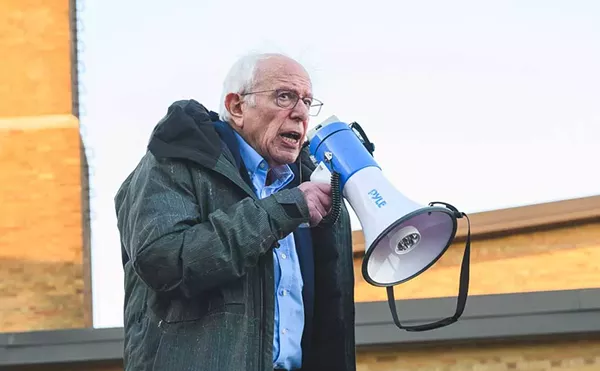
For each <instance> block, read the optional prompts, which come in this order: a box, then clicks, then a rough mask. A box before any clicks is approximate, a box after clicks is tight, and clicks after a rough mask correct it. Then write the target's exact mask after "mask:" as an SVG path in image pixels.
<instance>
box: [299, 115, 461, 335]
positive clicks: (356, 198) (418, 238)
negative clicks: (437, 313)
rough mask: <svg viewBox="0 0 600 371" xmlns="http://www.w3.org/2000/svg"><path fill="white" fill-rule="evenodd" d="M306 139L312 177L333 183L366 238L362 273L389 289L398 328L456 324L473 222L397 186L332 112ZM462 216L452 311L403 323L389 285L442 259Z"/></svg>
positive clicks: (361, 135) (359, 135)
mask: <svg viewBox="0 0 600 371" xmlns="http://www.w3.org/2000/svg"><path fill="white" fill-rule="evenodd" d="M307 143H308V146H309V152H310V155H311V158H312V160H313V162H314V163H315V164H316V165H317V167H316V169H315V170H314V171H313V173H312V174H311V181H316V182H329V183H331V184H332V192H333V197H334V205H336V204H338V207H339V202H340V196H343V197H344V198H345V199H346V200H347V201H348V203H349V204H350V206H351V207H352V209H353V210H354V212H355V214H356V216H357V217H358V219H359V222H360V224H361V226H362V231H363V234H364V238H365V255H364V258H363V261H362V275H363V277H364V279H365V281H367V282H368V283H369V284H371V285H373V286H378V287H386V288H387V294H388V303H389V306H390V310H391V312H392V317H393V319H394V322H395V324H396V326H398V327H399V328H400V329H404V330H407V331H425V330H432V329H435V328H439V327H443V326H447V325H449V324H451V323H454V322H456V321H457V320H458V318H459V317H460V316H461V315H462V313H463V311H464V308H465V305H466V300H467V296H468V286H469V261H470V237H471V226H470V221H469V218H468V216H467V214H465V213H463V212H460V211H458V209H457V208H455V207H454V206H452V205H451V204H448V203H445V202H431V203H429V204H428V205H421V204H419V203H417V202H415V201H413V200H411V199H409V198H408V197H406V196H404V195H403V194H402V193H400V192H399V191H398V190H396V189H395V187H394V186H393V185H392V184H391V183H390V182H389V180H388V179H387V178H386V177H385V176H384V174H383V172H382V170H381V167H380V166H379V165H378V164H377V162H376V161H375V159H374V157H373V151H374V146H373V144H372V143H371V142H370V141H369V140H368V138H367V136H366V134H365V132H364V130H362V128H361V127H360V125H358V123H356V122H354V123H352V124H350V125H348V124H346V123H344V122H341V121H340V120H339V119H337V117H335V116H332V117H330V118H329V119H327V120H326V121H324V122H323V123H321V124H319V125H317V126H316V127H315V128H313V129H312V130H310V131H309V132H308V133H307ZM338 212H339V210H332V214H331V215H329V216H330V219H329V220H326V222H327V221H328V222H335V220H336V217H337V213H338ZM462 217H466V219H467V221H468V223H469V227H468V232H467V240H466V245H465V253H464V255H463V261H462V265H461V275H460V285H459V294H458V301H457V307H456V312H455V313H454V315H453V316H451V317H447V318H444V319H442V320H439V321H436V322H433V323H429V324H422V325H413V326H406V325H402V324H401V323H400V321H399V320H398V315H397V312H396V305H395V299H394V290H393V287H394V286H396V285H398V284H401V283H404V282H406V281H409V280H411V279H413V278H415V277H417V276H418V275H420V274H422V273H423V272H425V271H426V270H427V269H429V268H430V267H432V266H433V265H434V264H435V263H436V262H437V261H438V260H439V259H440V258H441V257H442V255H443V254H444V253H445V252H446V251H447V249H448V247H449V246H450V245H451V244H452V242H453V240H454V238H455V236H456V231H457V219H460V218H462ZM332 219H333V220H332Z"/></svg>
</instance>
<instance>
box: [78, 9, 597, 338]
mask: <svg viewBox="0 0 600 371" xmlns="http://www.w3.org/2000/svg"><path fill="white" fill-rule="evenodd" d="M80 5H81V8H80V9H81V10H80V14H79V17H80V24H81V27H82V29H81V33H80V35H79V39H80V41H81V51H80V59H81V63H82V66H81V70H80V80H81V85H82V86H81V89H82V95H81V97H80V99H81V104H82V116H81V126H82V134H83V136H84V141H85V144H86V147H87V151H88V155H89V156H90V166H91V182H92V184H91V186H92V200H91V201H92V205H91V206H92V213H93V214H92V234H93V242H92V248H93V256H92V259H93V280H94V282H93V293H94V301H95V303H94V321H95V326H97V327H112V326H121V325H122V291H121V290H122V286H123V284H122V269H121V266H120V252H119V248H120V247H119V241H118V234H117V230H116V225H115V223H116V220H115V217H114V214H115V212H114V206H113V197H114V194H115V192H116V190H117V188H118V187H119V185H120V182H121V181H122V180H123V179H124V178H125V177H126V176H127V174H128V173H129V172H130V171H131V169H132V168H133V167H134V166H135V165H136V163H137V161H138V160H139V158H140V157H141V156H142V155H143V153H144V151H145V145H146V143H147V140H148V136H149V134H150V131H151V129H152V127H153V126H154V125H155V124H156V122H157V121H158V120H159V119H160V117H161V116H162V115H163V114H164V113H165V112H166V110H167V107H168V106H169V104H170V103H171V102H172V101H174V100H177V99H182V98H184V99H187V98H193V99H196V100H198V101H200V102H201V103H203V104H205V105H206V106H208V107H209V108H210V109H213V110H218V99H219V97H220V94H221V83H222V79H223V77H224V75H225V73H226V72H227V70H228V68H229V67H230V65H231V64H232V63H233V61H234V60H235V59H236V58H237V57H239V56H240V55H242V54H244V53H245V52H248V51H252V50H259V51H280V52H284V53H287V54H289V55H290V56H292V57H295V58H297V59H298V60H299V61H300V62H302V63H303V64H305V66H306V68H307V69H308V70H309V72H310V73H311V75H312V78H313V86H314V94H315V97H317V98H319V99H320V100H322V101H323V102H324V103H325V106H324V107H323V110H322V112H321V115H320V116H319V117H317V118H313V121H312V122H311V124H317V123H318V122H319V121H320V120H324V119H326V118H327V117H328V116H329V115H331V114H336V115H337V116H338V117H339V118H341V119H342V120H345V121H347V122H351V121H358V122H359V123H360V124H361V125H362V126H363V128H364V129H365V130H366V132H367V135H368V136H369V137H370V139H371V140H372V141H373V142H375V144H376V152H375V158H376V160H377V162H378V163H379V164H380V165H381V166H382V167H383V171H384V174H385V175H386V176H387V177H388V178H389V179H390V180H391V181H392V182H393V183H394V185H395V186H396V187H397V189H398V190H399V191H400V192H402V193H403V194H405V195H407V196H408V197H410V198H412V199H414V200H416V201H417V202H420V203H423V204H425V203H427V202H429V201H433V200H443V201H447V202H450V203H452V204H454V205H455V206H457V207H458V208H460V209H461V210H463V211H465V212H470V213H472V212H477V211H484V210H493V209H500V208H505V207H511V206H518V205H527V204H533V203H539V202H545V201H553V200H562V199H569V198H574V197H582V196H588V195H595V194H600V178H599V175H598V171H597V169H598V159H599V158H600V149H599V148H600V104H599V103H598V102H600V68H599V66H600V2H597V1H592V0H590V1H494V2H492V1H485V2H483V1H452V2H448V1H441V0H438V1H398V0H384V1H376V0H375V1H368V2H365V1H337V0H336V1H316V0H305V1H302V2H281V1H265V0H255V1H246V0H243V1H242V0H231V1H218V0H203V1H191V0H174V1H170V2H166V1H138V0H136V1H134V0H129V1H117V0H101V1H94V2H92V1H90V0H86V1H83V2H80ZM594 169H595V170H594ZM353 228H354V229H360V224H358V222H357V220H356V219H354V224H353Z"/></svg>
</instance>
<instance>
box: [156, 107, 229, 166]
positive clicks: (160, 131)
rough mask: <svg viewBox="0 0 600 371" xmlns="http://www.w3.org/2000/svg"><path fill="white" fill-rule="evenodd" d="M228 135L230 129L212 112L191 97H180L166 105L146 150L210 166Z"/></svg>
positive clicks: (217, 156)
mask: <svg viewBox="0 0 600 371" xmlns="http://www.w3.org/2000/svg"><path fill="white" fill-rule="evenodd" d="M229 137H231V138H233V129H231V127H230V126H229V124H227V123H225V122H223V121H220V120H219V115H218V114H217V113H216V112H213V111H210V110H208V109H206V107H204V106H203V105H202V104H200V103H198V102H197V101H195V100H193V99H190V100H180V101H176V102H174V103H173V104H171V106H169V108H168V110H167V114H166V115H165V116H164V117H163V118H162V119H161V120H160V121H159V122H158V124H157V125H156V127H155V128H154V130H153V131H152V134H151V136H150V141H149V143H148V150H149V151H150V152H151V153H152V154H153V155H154V156H155V157H157V158H177V159H184V160H189V161H193V162H195V163H198V164H201V165H204V166H207V167H209V168H213V167H214V166H215V164H216V163H217V159H218V158H219V156H220V155H221V153H222V151H223V147H224V145H225V143H223V141H224V140H225V141H226V140H228V138H229ZM234 157H236V161H239V160H238V158H237V157H238V156H234Z"/></svg>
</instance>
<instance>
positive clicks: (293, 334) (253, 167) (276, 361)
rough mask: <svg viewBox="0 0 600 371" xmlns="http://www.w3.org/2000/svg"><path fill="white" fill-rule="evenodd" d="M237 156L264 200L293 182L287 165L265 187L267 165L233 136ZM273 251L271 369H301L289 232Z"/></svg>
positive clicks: (297, 291)
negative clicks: (273, 296) (273, 287)
mask: <svg viewBox="0 0 600 371" xmlns="http://www.w3.org/2000/svg"><path fill="white" fill-rule="evenodd" d="M236 136H237V138H238V143H239V145H240V156H241V157H242V160H243V161H244V164H245V165H246V169H247V170H248V175H249V177H250V180H251V181H252V184H253V186H254V191H255V192H256V195H257V196H258V197H259V198H261V199H262V198H265V197H267V196H269V195H271V194H273V193H275V192H277V191H279V190H280V189H282V188H283V187H285V186H286V185H287V184H288V183H289V182H291V181H292V180H293V179H294V173H293V172H292V170H291V169H290V167H289V166H287V165H286V166H282V167H278V168H274V169H271V171H272V172H273V174H272V176H273V177H272V179H274V180H273V182H272V183H271V184H270V185H268V186H266V185H265V184H266V180H267V171H268V170H269V165H268V164H267V162H266V161H265V160H264V159H263V158H262V157H261V156H260V155H259V154H258V153H257V152H256V151H255V150H254V149H253V148H252V147H251V146H250V145H248V143H246V141H244V139H243V138H242V137H241V136H240V135H239V134H237V133H236ZM279 244H280V246H279V248H277V249H273V263H274V266H275V321H274V323H275V328H274V334H273V367H274V368H281V369H287V370H291V369H294V368H300V367H301V366H302V348H301V346H300V342H301V340H302V332H303V330H304V306H303V302H302V285H303V282H302V274H301V272H300V265H299V262H298V255H297V253H296V245H295V243H294V236H293V234H292V233H290V234H289V235H287V236H286V237H284V238H283V239H282V240H279Z"/></svg>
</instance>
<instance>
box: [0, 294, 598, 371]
mask: <svg viewBox="0 0 600 371" xmlns="http://www.w3.org/2000/svg"><path fill="white" fill-rule="evenodd" d="M454 303H455V299H454V298H441V299H423V300H406V301H397V309H398V311H399V317H400V320H401V321H405V322H406V323H407V324H415V323H422V322H424V321H432V320H436V319H438V318H442V317H446V316H448V315H450V314H452V313H453V312H454ZM356 310H357V312H356V341H357V347H358V349H359V350H360V349H361V348H366V347H372V346H389V345H401V344H403V345H410V344H414V345H419V344H436V343H448V342H450V343H465V342H473V341H476V342H478V343H480V342H482V341H498V340H514V341H517V340H521V339H528V338H531V337H536V338H544V337H546V338H553V337H554V338H556V336H561V337H565V336H600V289H586V290H567V291H549V292H534V293H523V294H506V295H482V296H474V297H471V298H469V301H468V304H467V308H466V310H465V313H464V315H463V317H461V319H460V320H459V322H457V323H455V324H453V325H451V326H448V327H445V328H442V329H437V330H433V331H429V332H421V333H414V332H406V331H402V330H400V329H398V328H397V327H396V326H395V325H394V323H393V322H392V317H391V314H390V312H389V307H388V304H387V302H373V303H357V305H356ZM122 331H123V330H122V329H121V328H116V329H78V330H59V331H37V332H27V333H8V334H0V366H16V365H34V364H42V363H44V364H48V363H67V362H81V361H89V362H92V361H108V360H117V361H118V360H120V359H121V358H122V354H123V353H122V349H123V332H122Z"/></svg>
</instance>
